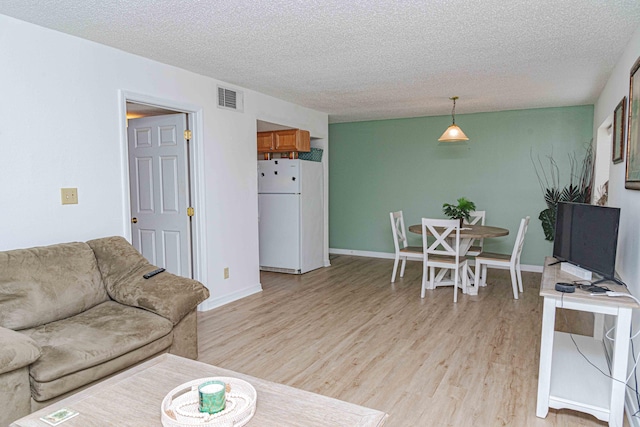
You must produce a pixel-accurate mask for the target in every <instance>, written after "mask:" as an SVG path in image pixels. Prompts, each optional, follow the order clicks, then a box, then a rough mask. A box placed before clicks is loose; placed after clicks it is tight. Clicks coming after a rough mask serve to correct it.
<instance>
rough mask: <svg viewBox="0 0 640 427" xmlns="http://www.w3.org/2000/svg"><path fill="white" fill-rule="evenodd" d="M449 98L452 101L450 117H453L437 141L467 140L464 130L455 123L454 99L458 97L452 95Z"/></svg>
mask: <svg viewBox="0 0 640 427" xmlns="http://www.w3.org/2000/svg"><path fill="white" fill-rule="evenodd" d="M449 99H450V100H452V101H453V110H451V118H452V119H453V123H452V124H451V126H449V127H448V128H447V130H445V131H444V133H443V134H442V136H441V137H440V138H438V141H440V142H456V141H468V140H469V138H467V135H465V134H464V132H462V129H460V128H459V127H458V125H456V99H458V97H457V96H454V97H452V98H449Z"/></svg>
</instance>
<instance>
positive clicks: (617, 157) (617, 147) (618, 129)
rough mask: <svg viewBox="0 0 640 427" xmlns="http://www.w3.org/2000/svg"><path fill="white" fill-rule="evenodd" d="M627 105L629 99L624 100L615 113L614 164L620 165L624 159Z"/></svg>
mask: <svg viewBox="0 0 640 427" xmlns="http://www.w3.org/2000/svg"><path fill="white" fill-rule="evenodd" d="M626 104H627V97H626V96H625V97H624V98H622V101H620V103H619V104H618V106H617V107H616V109H615V110H614V111H613V150H612V152H613V154H612V158H611V160H613V163H620V162H621V161H622V158H623V157H624V119H625V114H624V113H625V111H626V108H625V107H626V106H627V105H626Z"/></svg>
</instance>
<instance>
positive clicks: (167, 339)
mask: <svg viewBox="0 0 640 427" xmlns="http://www.w3.org/2000/svg"><path fill="white" fill-rule="evenodd" d="M172 339H173V334H169V335H165V336H164V337H161V338H158V339H157V340H155V341H153V342H151V343H149V344H147V345H145V346H143V347H140V348H138V349H136V350H133V351H131V352H129V353H126V354H123V355H122V356H120V357H117V358H115V359H111V360H109V361H108V362H104V363H101V364H99V365H96V366H92V367H90V368H87V369H83V370H81V371H76V372H74V373H73V374H69V375H65V376H64V377H60V378H58V379H57V380H53V381H48V382H39V381H36V380H35V379H33V377H29V381H30V386H31V387H30V388H31V397H32V398H33V402H38V403H37V404H34V403H33V402H32V404H31V411H32V412H33V411H34V410H35V409H36V408H38V409H40V408H43V407H44V406H48V405H50V404H52V403H53V402H55V401H57V400H59V399H60V398H64V397H68V396H69V395H70V393H71V394H73V393H76V392H78V391H80V389H82V388H84V387H87V386H91V385H93V384H95V383H96V382H100V381H102V380H104V379H106V378H108V377H109V376H110V375H114V374H117V373H118V372H120V371H123V370H126V369H129V368H131V367H133V366H135V365H136V364H138V363H141V362H144V361H145V360H148V359H150V358H153V357H156V356H158V355H159V354H161V353H166V352H167V351H168V350H169V347H170V346H171V341H172Z"/></svg>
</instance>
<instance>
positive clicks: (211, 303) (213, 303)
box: [198, 283, 262, 311]
mask: <svg viewBox="0 0 640 427" xmlns="http://www.w3.org/2000/svg"><path fill="white" fill-rule="evenodd" d="M258 292H262V286H261V285H260V283H258V284H257V285H254V286H250V287H248V288H245V289H241V290H239V291H237V292H234V293H232V294H227V295H225V296H223V297H220V298H213V299H212V298H209V299H208V300H206V301H204V302H203V303H202V304H200V305H199V306H198V311H207V310H213V309H214V308H217V307H220V306H223V305H225V304H229V303H230V302H233V301H237V300H239V299H242V298H245V297H248V296H249V295H253V294H257V293H258Z"/></svg>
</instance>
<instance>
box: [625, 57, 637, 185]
mask: <svg viewBox="0 0 640 427" xmlns="http://www.w3.org/2000/svg"><path fill="white" fill-rule="evenodd" d="M639 68H640V58H638V59H637V60H636V63H635V64H633V67H631V77H630V79H629V118H628V119H627V171H626V172H627V173H626V178H625V182H624V187H625V188H629V189H631V190H640V117H639V116H640V72H638V69H639Z"/></svg>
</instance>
